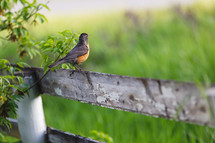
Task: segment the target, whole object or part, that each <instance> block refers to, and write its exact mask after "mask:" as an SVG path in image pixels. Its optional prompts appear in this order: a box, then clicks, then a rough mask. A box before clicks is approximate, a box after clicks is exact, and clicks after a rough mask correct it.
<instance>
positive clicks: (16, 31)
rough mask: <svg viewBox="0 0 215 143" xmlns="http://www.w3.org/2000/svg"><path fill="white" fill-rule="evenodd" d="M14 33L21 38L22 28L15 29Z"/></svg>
mask: <svg viewBox="0 0 215 143" xmlns="http://www.w3.org/2000/svg"><path fill="white" fill-rule="evenodd" d="M13 32H14V34H15V35H16V36H19V35H20V28H14V29H13Z"/></svg>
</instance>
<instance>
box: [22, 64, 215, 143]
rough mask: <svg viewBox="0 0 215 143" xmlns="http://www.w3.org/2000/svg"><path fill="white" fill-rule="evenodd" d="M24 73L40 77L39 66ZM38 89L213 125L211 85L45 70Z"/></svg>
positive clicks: (214, 109) (214, 101)
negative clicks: (47, 71) (45, 73)
mask: <svg viewBox="0 0 215 143" xmlns="http://www.w3.org/2000/svg"><path fill="white" fill-rule="evenodd" d="M24 72H25V73H34V76H35V77H36V79H37V80H38V79H40V78H41V77H42V76H43V70H42V69H40V68H26V69H24ZM28 78H29V77H28ZM29 80H32V79H29ZM38 89H39V91H40V93H43V94H47V95H55V96H59V97H63V98H68V99H72V100H78V101H81V102H85V103H89V104H94V105H98V106H103V107H108V108H113V109H119V110H124V111H129V112H135V113H140V114H144V115H149V116H154V117H162V118H167V119H175V120H178V121H184V122H189V123H194V124H199V125H206V126H210V127H215V116H214V115H215V86H210V87H204V86H199V87H197V86H196V85H195V84H194V83H186V82H176V81H169V80H158V79H150V78H137V77H128V76H120V75H111V74H104V73H95V72H88V71H82V72H78V71H74V70H57V71H54V72H49V73H48V74H47V75H46V76H45V78H44V79H43V80H42V81H41V82H40V83H39V84H38ZM21 136H22V135H21ZM79 142H80V141H79Z"/></svg>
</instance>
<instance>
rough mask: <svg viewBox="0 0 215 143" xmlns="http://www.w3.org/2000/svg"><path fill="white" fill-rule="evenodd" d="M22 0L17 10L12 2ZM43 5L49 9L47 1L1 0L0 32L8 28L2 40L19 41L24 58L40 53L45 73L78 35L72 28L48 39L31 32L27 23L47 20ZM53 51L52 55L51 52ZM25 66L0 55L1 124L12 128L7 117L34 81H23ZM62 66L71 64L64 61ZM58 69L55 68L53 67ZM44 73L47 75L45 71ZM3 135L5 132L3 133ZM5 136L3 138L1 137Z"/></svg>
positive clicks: (14, 111) (20, 51)
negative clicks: (42, 12)
mask: <svg viewBox="0 0 215 143" xmlns="http://www.w3.org/2000/svg"><path fill="white" fill-rule="evenodd" d="M18 3H20V4H21V5H22V8H21V9H19V10H17V11H14V10H11V9H12V5H13V4H14V5H17V4H18ZM42 8H46V9H48V10H49V8H48V7H47V5H45V4H42V3H37V1H36V0H34V1H33V2H32V3H30V2H28V1H26V0H13V1H11V0H1V1H0V32H4V31H5V32H6V35H5V37H0V38H1V39H3V40H7V41H10V42H16V43H17V51H18V53H19V56H20V57H21V58H22V57H24V56H28V57H30V58H31V59H33V58H34V57H37V58H38V57H41V58H42V64H41V66H43V67H44V73H46V72H47V70H48V65H49V64H51V63H53V62H54V61H56V60H57V59H59V58H60V57H62V56H64V55H65V54H66V53H68V51H70V50H71V46H73V45H74V44H76V42H77V37H78V35H77V34H76V33H74V32H71V31H70V30H65V31H63V32H60V36H49V37H48V38H47V40H43V41H37V42H36V41H35V40H33V38H32V37H31V36H30V34H29V30H28V28H27V27H29V24H30V25H33V26H36V25H37V24H38V21H40V22H41V23H44V22H45V21H47V19H46V17H45V16H44V15H43V14H41V13H39V11H40V10H41V9H42ZM51 55H52V56H51ZM24 66H28V65H27V64H26V63H24V62H18V63H17V66H14V65H11V64H10V63H9V61H8V60H5V59H0V71H1V72H2V73H1V74H0V75H1V76H0V125H6V126H7V127H8V128H11V124H10V122H9V121H8V120H7V118H6V117H13V118H14V117H16V115H17V114H16V109H17V108H18V106H17V102H19V100H20V99H21V98H23V96H24V95H25V93H26V92H27V93H28V90H29V89H30V88H31V87H32V86H33V85H35V83H34V84H33V85H32V86H30V87H28V86H29V85H28V86H27V85H25V84H24V81H23V78H22V77H21V76H20V75H19V74H22V69H21V68H24ZM61 67H62V68H70V67H71V65H70V67H69V66H68V65H66V64H63V65H62V66H61ZM53 69H55V68H53ZM44 76H45V75H44ZM0 135H2V134H0ZM1 139H2V140H4V138H1Z"/></svg>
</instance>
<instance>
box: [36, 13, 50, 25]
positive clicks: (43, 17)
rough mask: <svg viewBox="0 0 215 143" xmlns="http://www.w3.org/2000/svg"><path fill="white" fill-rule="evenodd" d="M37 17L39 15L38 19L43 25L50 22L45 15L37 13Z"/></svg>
mask: <svg viewBox="0 0 215 143" xmlns="http://www.w3.org/2000/svg"><path fill="white" fill-rule="evenodd" d="M35 15H37V16H36V17H37V18H38V19H39V20H40V22H41V23H44V21H46V22H47V21H48V20H47V19H46V17H45V16H44V15H43V14H40V13H37V14H35Z"/></svg>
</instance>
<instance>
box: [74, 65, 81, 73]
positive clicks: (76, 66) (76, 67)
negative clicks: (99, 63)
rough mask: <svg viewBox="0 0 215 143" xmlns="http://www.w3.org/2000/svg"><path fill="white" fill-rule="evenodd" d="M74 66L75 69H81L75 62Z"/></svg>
mask: <svg viewBox="0 0 215 143" xmlns="http://www.w3.org/2000/svg"><path fill="white" fill-rule="evenodd" d="M74 67H75V69H76V70H78V71H82V69H81V68H80V67H79V66H78V65H77V64H75V65H74Z"/></svg>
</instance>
